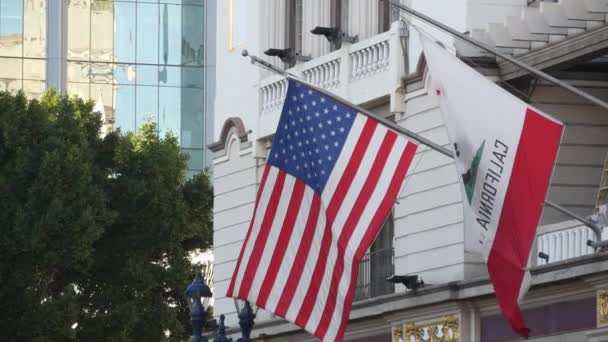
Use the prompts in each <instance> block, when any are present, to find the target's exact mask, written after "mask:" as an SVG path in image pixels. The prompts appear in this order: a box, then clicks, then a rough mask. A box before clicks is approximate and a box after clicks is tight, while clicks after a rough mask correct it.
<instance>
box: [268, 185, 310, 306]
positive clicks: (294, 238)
mask: <svg viewBox="0 0 608 342" xmlns="http://www.w3.org/2000/svg"><path fill="white" fill-rule="evenodd" d="M313 196H314V190H313V189H312V188H311V187H309V186H306V188H305V190H304V197H303V198H302V204H301V205H300V210H299V211H298V216H297V218H296V221H295V225H294V228H293V232H292V234H291V238H290V239H289V243H288V245H287V249H286V252H285V256H284V257H283V260H282V261H281V267H280V268H279V272H278V273H277V274H278V275H279V276H278V277H277V278H276V280H275V282H274V284H273V285H272V290H271V291H270V295H269V296H268V301H267V302H266V310H268V311H271V312H275V310H276V308H277V305H278V302H279V299H280V298H281V294H282V293H283V290H284V289H285V284H286V283H287V276H283V275H287V274H289V272H290V271H291V269H292V267H293V263H294V262H295V259H296V255H297V252H298V249H299V248H300V242H301V241H302V235H304V228H306V222H307V221H308V215H309V214H310V208H311V205H312V199H313ZM272 262H279V260H272Z"/></svg>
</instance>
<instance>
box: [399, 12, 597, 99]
mask: <svg viewBox="0 0 608 342" xmlns="http://www.w3.org/2000/svg"><path fill="white" fill-rule="evenodd" d="M391 4H392V5H393V6H395V7H397V8H399V9H400V10H402V11H405V12H407V13H409V14H411V15H413V16H414V17H416V18H418V19H420V20H422V21H425V22H427V23H429V24H431V25H433V26H435V27H437V28H438V29H440V30H442V31H445V32H447V33H449V34H450V35H452V36H454V37H457V38H459V39H462V40H464V41H466V42H467V43H469V44H472V45H474V46H476V47H478V48H480V49H482V50H484V51H486V52H489V53H490V54H492V55H494V56H496V57H498V58H500V59H504V60H506V61H508V62H510V63H513V64H515V65H517V66H518V67H520V68H522V69H524V70H526V71H527V72H529V73H530V74H532V75H535V76H536V77H538V78H541V79H543V80H545V81H547V82H549V83H551V84H553V85H555V86H558V87H560V88H563V89H565V90H566V91H568V92H570V93H572V94H574V95H577V96H580V97H582V98H584V99H586V100H587V101H589V102H591V103H593V104H596V105H598V106H600V107H602V108H604V109H606V110H608V102H606V101H603V100H601V99H599V98H597V97H595V96H593V95H591V94H589V93H587V92H584V91H582V90H580V89H578V88H575V87H573V86H571V85H569V84H568V83H566V82H563V81H560V80H559V79H557V78H555V77H553V76H551V75H549V74H547V73H545V72H543V71H542V70H539V69H537V68H534V67H532V66H530V65H528V64H526V63H524V62H522V61H519V60H517V59H515V58H513V57H511V56H509V55H506V54H504V53H501V52H500V51H497V50H496V49H493V48H491V47H489V46H487V45H485V44H483V43H481V42H479V41H477V40H475V39H473V38H471V37H469V36H467V35H465V34H462V33H460V32H458V31H456V30H455V29H453V28H451V27H449V26H447V25H445V24H442V23H441V22H439V21H437V20H435V19H433V18H431V17H429V16H427V15H425V14H422V13H420V12H418V11H416V10H413V9H411V8H410V7H408V6H405V5H402V4H400V3H397V2H395V1H394V0H391Z"/></svg>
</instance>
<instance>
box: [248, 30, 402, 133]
mask: <svg viewBox="0 0 608 342" xmlns="http://www.w3.org/2000/svg"><path fill="white" fill-rule="evenodd" d="M402 25H403V24H402V23H401V22H395V23H393V26H392V27H391V29H390V30H389V31H387V32H384V33H381V34H378V35H376V36H373V37H371V38H369V39H366V40H364V41H361V42H358V43H355V44H352V45H351V44H344V45H343V47H342V48H341V49H339V50H336V51H333V52H331V53H329V54H326V55H323V56H321V57H318V58H315V59H313V60H311V61H309V62H306V63H302V64H298V65H296V66H295V67H293V68H291V69H290V70H289V72H290V73H292V74H294V75H297V76H299V77H301V78H302V79H304V80H305V81H306V82H308V83H310V84H313V85H315V86H317V87H320V88H323V89H327V90H330V91H331V92H332V93H335V94H336V95H339V96H342V97H344V98H346V99H348V100H349V101H351V102H353V103H355V104H361V103H366V102H369V101H372V100H377V99H379V98H382V97H386V96H393V95H394V93H395V91H396V90H397V89H398V88H399V87H400V86H401V77H402V76H403V75H404V73H405V56H404V55H403V51H404V50H403V49H402V46H401V44H402V38H404V33H403V32H405V31H404V30H403V27H402ZM319 39H322V38H321V37H320V38H319ZM259 91H260V93H259V113H260V127H259V129H260V135H259V136H260V137H265V136H268V135H271V134H273V133H274V129H275V128H276V125H277V123H278V120H279V115H280V111H281V108H282V107H283V99H284V98H285V94H286V93H287V81H286V80H285V79H284V78H283V77H282V76H278V75H272V76H269V77H266V78H264V79H263V80H262V81H261V82H260V90H259ZM400 102H403V101H400Z"/></svg>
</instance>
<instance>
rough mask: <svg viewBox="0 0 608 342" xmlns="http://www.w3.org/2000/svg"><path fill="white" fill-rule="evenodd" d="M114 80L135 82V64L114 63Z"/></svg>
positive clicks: (128, 82) (123, 82)
mask: <svg viewBox="0 0 608 342" xmlns="http://www.w3.org/2000/svg"><path fill="white" fill-rule="evenodd" d="M113 68H114V82H116V83H118V84H135V78H136V77H135V76H136V71H135V65H132V64H114V65H113Z"/></svg>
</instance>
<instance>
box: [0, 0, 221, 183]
mask: <svg viewBox="0 0 608 342" xmlns="http://www.w3.org/2000/svg"><path fill="white" fill-rule="evenodd" d="M208 6H211V7H208ZM214 6H215V3H214V2H210V4H209V5H208V4H206V2H205V1H204V0H183V1H182V0H138V1H135V0H129V1H126V0H125V1H121V0H48V1H47V0H2V1H1V2H0V56H1V57H0V58H1V61H2V62H1V63H2V67H1V68H0V73H1V75H0V79H1V80H2V81H1V83H2V86H1V87H2V89H3V90H17V89H23V90H24V92H25V93H26V94H27V95H28V96H30V97H38V96H40V95H41V94H42V93H43V92H44V91H45V89H48V88H50V87H54V88H56V89H58V90H60V91H61V92H62V93H66V94H69V95H78V96H80V97H83V98H85V99H93V100H96V101H101V103H103V106H104V110H105V120H106V126H108V128H120V129H121V130H123V131H136V130H137V129H138V128H139V127H141V125H142V124H143V123H144V122H145V121H146V120H151V121H154V122H156V123H157V124H158V128H159V133H160V134H164V133H166V132H172V133H173V134H174V135H176V136H177V137H178V139H179V141H180V144H181V146H182V149H183V151H184V152H186V153H188V154H189V155H190V161H189V164H188V170H189V173H190V174H192V173H195V172H198V171H200V170H202V169H203V168H204V166H205V165H207V164H208V162H207V161H206V160H207V156H206V153H207V152H206V151H205V148H204V147H205V145H206V144H207V143H209V142H210V141H211V138H210V135H211V133H210V132H212V118H211V115H210V114H211V113H212V112H211V111H208V110H209V109H210V108H212V106H213V105H212V100H213V98H214V96H213V86H214V84H213V80H214V79H215V74H214V71H213V60H214V59H215V53H209V50H211V51H212V50H213V37H212V36H213V34H212V32H213V28H214V22H215V16H211V17H210V20H208V15H207V13H208V10H209V9H211V13H215V10H214ZM210 36H211V45H209V44H208V40H209V39H208V38H209V37H210ZM209 55H210V56H211V62H212V63H210V64H209V65H210V68H209V69H210V70H209V69H207V68H206V66H207V64H206V61H207V56H209ZM210 81H211V82H210ZM209 88H210V89H209ZM210 94H211V96H209V95H210ZM208 100H209V101H211V103H210V104H207V101H208Z"/></svg>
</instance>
